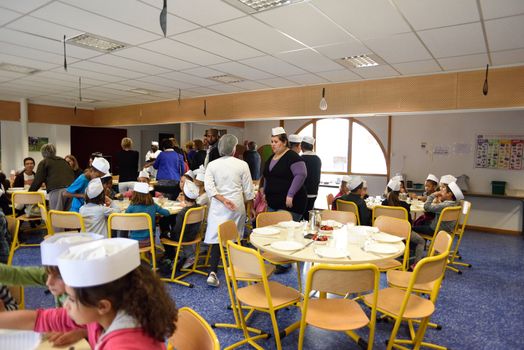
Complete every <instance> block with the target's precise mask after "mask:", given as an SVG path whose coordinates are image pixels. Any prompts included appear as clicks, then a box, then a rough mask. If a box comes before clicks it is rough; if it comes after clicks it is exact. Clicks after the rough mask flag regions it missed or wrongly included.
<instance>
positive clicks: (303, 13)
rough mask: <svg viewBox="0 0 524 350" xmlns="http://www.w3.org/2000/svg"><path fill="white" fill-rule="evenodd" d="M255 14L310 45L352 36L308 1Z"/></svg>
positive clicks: (335, 41) (332, 41) (342, 39)
mask: <svg viewBox="0 0 524 350" xmlns="http://www.w3.org/2000/svg"><path fill="white" fill-rule="evenodd" d="M254 16H255V17H256V18H258V19H260V20H262V21H264V22H265V23H267V24H269V25H270V26H272V27H274V28H276V29H279V30H281V31H283V32H284V33H286V34H288V35H290V36H291V37H293V38H295V39H297V40H299V41H300V42H302V43H304V44H306V45H309V46H318V45H325V44H330V43H337V42H342V41H346V40H348V39H350V38H351V37H350V36H349V35H348V34H347V33H346V32H344V31H343V30H341V29H340V28H339V27H338V26H337V25H336V24H334V23H333V22H332V21H330V20H329V19H328V18H326V17H325V16H323V15H322V14H321V13H319V12H318V11H317V10H316V9H315V8H314V7H312V6H310V5H309V4H307V3H299V4H296V5H290V6H283V7H280V8H277V9H272V10H271V11H264V12H260V13H257V14H255V15H254Z"/></svg>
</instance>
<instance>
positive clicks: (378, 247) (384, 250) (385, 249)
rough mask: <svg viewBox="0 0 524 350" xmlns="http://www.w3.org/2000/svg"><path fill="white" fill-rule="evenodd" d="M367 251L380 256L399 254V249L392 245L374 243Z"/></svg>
mask: <svg viewBox="0 0 524 350" xmlns="http://www.w3.org/2000/svg"><path fill="white" fill-rule="evenodd" d="M366 251H367V252H371V253H378V254H395V253H397V252H398V248H397V247H395V246H394V245H390V244H384V243H374V244H370V245H369V246H368V247H366Z"/></svg>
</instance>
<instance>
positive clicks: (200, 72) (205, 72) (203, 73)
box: [184, 67, 224, 78]
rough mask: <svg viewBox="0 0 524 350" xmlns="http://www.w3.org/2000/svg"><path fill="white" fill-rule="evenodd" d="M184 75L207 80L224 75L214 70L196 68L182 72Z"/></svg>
mask: <svg viewBox="0 0 524 350" xmlns="http://www.w3.org/2000/svg"><path fill="white" fill-rule="evenodd" d="M184 73H187V74H191V75H196V76H197V77H200V78H209V77H214V76H217V75H223V74H224V72H221V71H218V70H215V69H211V68H208V67H198V68H193V69H187V70H185V71H184Z"/></svg>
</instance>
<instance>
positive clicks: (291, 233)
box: [287, 227, 295, 241]
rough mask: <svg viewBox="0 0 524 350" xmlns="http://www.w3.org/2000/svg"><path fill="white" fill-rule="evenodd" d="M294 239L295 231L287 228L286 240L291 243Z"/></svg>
mask: <svg viewBox="0 0 524 350" xmlns="http://www.w3.org/2000/svg"><path fill="white" fill-rule="evenodd" d="M294 239H295V230H294V228H293V227H288V228H287V240H288V241H292V240H294Z"/></svg>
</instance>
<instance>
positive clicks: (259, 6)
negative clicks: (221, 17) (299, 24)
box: [225, 0, 305, 13]
mask: <svg viewBox="0 0 524 350" xmlns="http://www.w3.org/2000/svg"><path fill="white" fill-rule="evenodd" d="M225 1H226V2H227V3H229V4H231V5H233V6H235V7H236V8H238V9H240V10H242V11H243V12H246V13H255V12H261V11H265V10H270V9H273V8H276V7H282V6H286V5H291V4H295V3H298V2H303V1H305V0H225Z"/></svg>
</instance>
